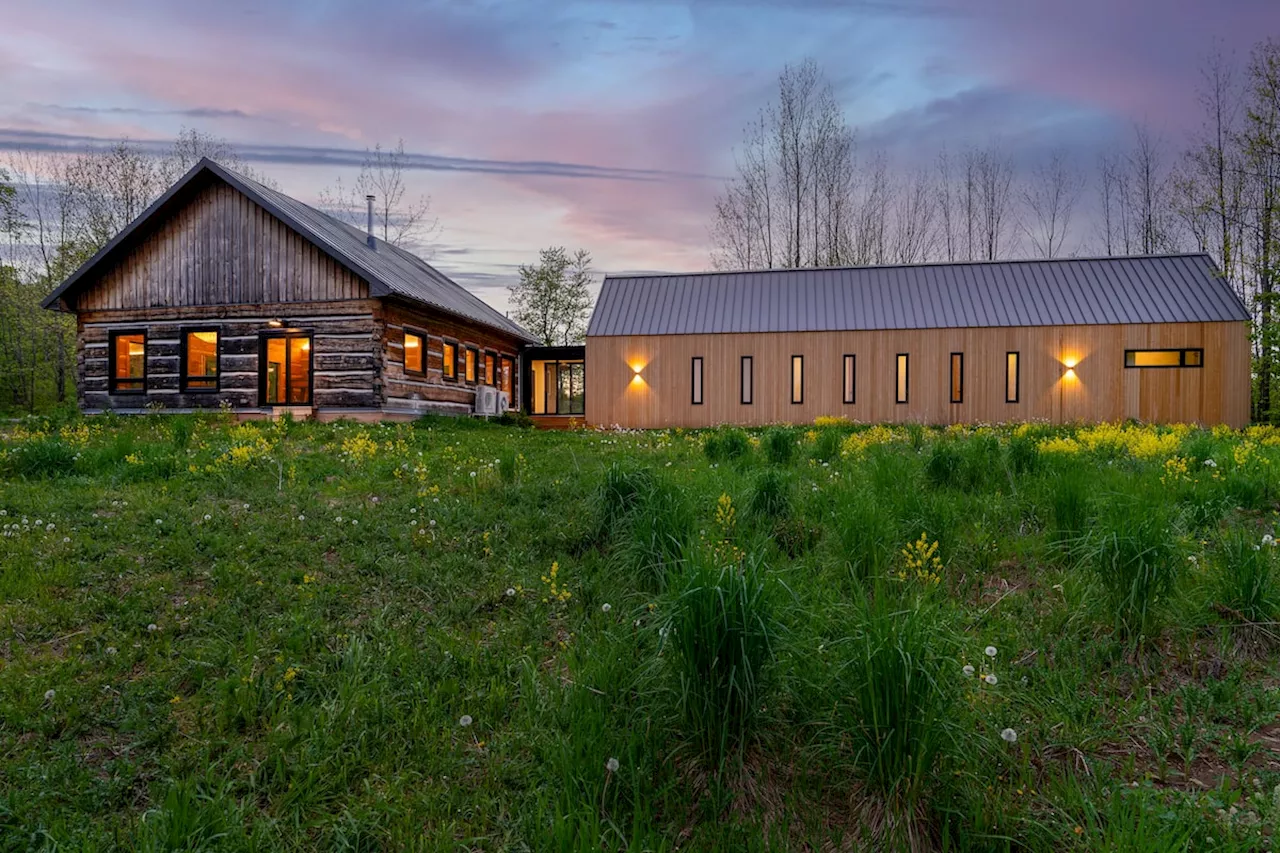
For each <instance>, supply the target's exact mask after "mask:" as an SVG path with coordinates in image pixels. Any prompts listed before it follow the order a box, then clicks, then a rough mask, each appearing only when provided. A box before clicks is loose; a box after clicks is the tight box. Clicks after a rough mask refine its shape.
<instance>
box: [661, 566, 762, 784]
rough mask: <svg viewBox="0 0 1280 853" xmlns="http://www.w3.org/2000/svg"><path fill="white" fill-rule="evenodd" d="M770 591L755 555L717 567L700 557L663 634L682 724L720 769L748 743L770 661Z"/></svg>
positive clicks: (689, 569)
mask: <svg viewBox="0 0 1280 853" xmlns="http://www.w3.org/2000/svg"><path fill="white" fill-rule="evenodd" d="M774 597H775V593H774V585H773V583H772V582H771V581H770V580H769V578H768V576H767V573H766V571H765V569H764V566H763V565H762V563H761V562H760V560H759V559H758V557H757V556H755V555H750V556H748V557H747V558H745V559H744V560H743V562H742V564H741V565H740V566H717V565H715V563H714V562H713V561H712V560H710V559H709V558H708V557H707V555H706V554H702V553H700V554H699V555H698V556H696V557H694V558H693V559H692V560H691V562H690V563H689V565H688V569H687V571H686V573H685V577H684V583H683V584H682V586H681V589H680V592H679V595H678V596H677V597H676V599H675V601H674V603H673V606H672V607H671V616H670V618H669V620H668V622H667V623H666V626H665V627H664V629H663V635H664V646H665V647H666V648H667V649H669V650H670V653H671V654H670V658H671V660H672V661H673V663H674V666H675V669H676V674H677V677H678V679H679V687H680V689H679V693H678V701H679V707H680V711H681V714H682V716H683V718H684V720H685V723H686V725H688V726H689V729H690V731H691V733H692V735H693V737H694V738H695V740H696V741H697V743H698V744H699V746H701V747H702V749H703V750H704V751H705V753H706V754H707V755H708V756H710V757H711V758H712V759H713V760H714V761H715V762H716V764H717V766H720V767H722V766H723V762H724V759H725V758H726V757H727V755H728V754H729V752H730V751H731V750H732V749H734V748H735V747H738V746H740V745H741V744H742V743H743V742H744V741H745V740H746V739H747V737H748V736H749V734H750V732H751V728H752V724H753V723H754V722H755V718H756V715H757V713H758V711H759V708H760V702H761V697H762V696H763V693H764V688H765V679H766V677H767V676H768V671H767V670H768V667H769V664H770V661H771V660H772V658H773V655H774V645H775V639H776V634H777V623H776V621H775V617H774V600H773V599H774Z"/></svg>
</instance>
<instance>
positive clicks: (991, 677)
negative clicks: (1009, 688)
mask: <svg viewBox="0 0 1280 853" xmlns="http://www.w3.org/2000/svg"><path fill="white" fill-rule="evenodd" d="M982 680H983V681H985V682H987V684H990V685H991V686H992V687H994V686H995V685H996V683H997V682H998V681H999V680H1000V679H998V678H996V674H995V673H994V672H988V673H987V674H986V675H984V676H983V677H982Z"/></svg>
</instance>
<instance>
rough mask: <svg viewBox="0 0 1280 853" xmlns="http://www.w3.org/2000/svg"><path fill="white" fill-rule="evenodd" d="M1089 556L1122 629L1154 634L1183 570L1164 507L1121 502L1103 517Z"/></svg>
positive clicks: (1130, 634)
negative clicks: (1180, 567) (1157, 617)
mask: <svg viewBox="0 0 1280 853" xmlns="http://www.w3.org/2000/svg"><path fill="white" fill-rule="evenodd" d="M1089 557H1090V562H1091V563H1092V565H1093V568H1094V572H1095V573H1096V575H1097V577H1098V580H1099V582H1100V583H1101V585H1102V589H1103V592H1104V595H1105V602H1106V605H1107V608H1108V613H1109V615H1110V617H1111V619H1112V622H1113V624H1114V627H1115V630H1116V632H1117V633H1118V634H1119V635H1120V636H1121V637H1122V638H1124V639H1126V640H1137V641H1139V642H1141V641H1142V640H1144V639H1145V638H1147V637H1150V636H1151V632H1152V630H1153V628H1154V627H1155V619H1156V615H1157V612H1158V609H1159V608H1160V606H1161V605H1162V604H1163V603H1164V601H1165V599H1166V598H1167V597H1168V595H1169V594H1170V593H1171V592H1172V591H1173V586H1174V582H1175V581H1176V580H1177V576H1178V569H1179V561H1178V558H1177V553H1176V547H1175V544H1174V540H1173V533H1172V531H1171V530H1170V525H1169V522H1168V513H1167V511H1166V510H1165V509H1164V507H1163V506H1161V505H1159V504H1153V503H1151V502H1150V501H1140V500H1137V499H1132V498H1130V499H1126V500H1122V501H1120V502H1119V503H1118V504H1117V505H1115V506H1113V507H1111V509H1110V511H1109V512H1106V513H1104V514H1102V516H1101V517H1100V518H1099V520H1098V532H1097V534H1096V538H1095V540H1094V542H1093V544H1092V547H1091V552H1090V554H1089Z"/></svg>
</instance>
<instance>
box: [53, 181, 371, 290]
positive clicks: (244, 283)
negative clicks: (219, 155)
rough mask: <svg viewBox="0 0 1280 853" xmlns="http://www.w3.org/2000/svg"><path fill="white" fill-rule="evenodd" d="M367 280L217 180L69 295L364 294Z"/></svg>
mask: <svg viewBox="0 0 1280 853" xmlns="http://www.w3.org/2000/svg"><path fill="white" fill-rule="evenodd" d="M368 296H369V286H368V284H366V283H365V282H364V281H363V280H362V279H361V278H360V277H359V276H356V275H355V274H353V273H351V272H350V271H348V270H347V269H345V268H344V267H342V266H341V265H340V264H338V263H337V262H336V261H334V260H333V259H331V258H330V257H328V256H327V255H325V254H324V253H323V252H321V251H320V250H319V249H317V248H316V247H315V246H313V245H311V244H310V243H309V242H307V241H306V240H304V239H303V238H302V237H301V236H299V235H298V234H297V232H295V231H293V230H292V229H291V228H289V227H288V226H287V225H285V224H284V223H283V222H281V221H280V220H279V219H277V218H275V217H274V216H272V215H271V214H270V213H268V212H267V211H266V210H264V209H263V208H262V207H261V206H259V205H258V204H256V203H255V202H253V201H252V200H251V199H249V198H248V197H246V196H244V195H242V194H241V193H240V192H238V191H237V190H235V189H234V188H233V187H231V186H229V185H227V184H224V183H222V182H216V183H215V184H213V185H211V186H209V187H207V188H205V189H203V190H201V191H200V192H199V193H197V194H196V195H195V196H194V197H193V198H192V200H191V201H190V202H189V203H188V204H186V205H185V206H183V207H182V208H180V209H179V210H178V211H176V212H175V213H174V214H173V215H172V216H171V217H170V218H169V219H168V221H166V222H164V223H163V224H162V225H160V227H159V228H157V229H156V230H155V231H154V232H152V233H151V234H150V235H149V236H148V237H147V238H146V239H145V240H144V241H143V242H142V243H141V244H140V245H138V246H136V247H134V248H133V249H132V250H131V251H129V253H128V254H127V255H126V256H125V257H124V258H123V259H122V260H121V261H120V263H118V264H116V265H115V266H114V267H113V268H112V269H110V270H108V271H106V272H105V273H103V275H102V276H101V277H99V278H98V279H97V280H96V281H93V282H88V283H86V286H85V288H84V290H83V291H81V293H80V295H79V296H78V297H76V299H75V305H74V306H73V307H74V308H75V309H77V310H79V311H119V310H129V309H139V308H167V307H177V306H202V305H232V304H263V303H289V302H321V301H327V300H347V299H364V298H367V297H368Z"/></svg>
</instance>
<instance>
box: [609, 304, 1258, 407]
mask: <svg viewBox="0 0 1280 853" xmlns="http://www.w3.org/2000/svg"><path fill="white" fill-rule="evenodd" d="M1183 347H1202V348H1203V349H1204V364H1205V366H1204V367H1203V368H1200V369H1194V368H1175V369H1156V368H1147V369H1125V367H1124V351H1125V350H1126V349H1147V348H1150V349H1161V348H1183ZM1008 351H1019V352H1021V361H1022V365H1021V373H1022V377H1021V387H1020V395H1019V396H1020V402H1018V403H1006V402H1005V397H1004V380H1005V367H1004V365H1005V353H1006V352H1008ZM952 352H963V353H964V402H962V403H959V404H952V403H950V402H949V399H950V397H949V390H950V381H949V377H950V354H951V353H952ZM898 353H908V354H909V355H910V361H909V365H910V387H909V395H908V402H907V403H906V404H897V403H895V397H894V392H895V364H896V362H895V357H896V355H897V354H898ZM845 354H853V355H856V356H857V395H856V396H857V402H856V403H855V404H853V405H845V404H844V403H843V402H842V394H841V372H842V362H843V360H842V356H843V355H845ZM743 355H750V356H752V357H753V359H754V372H755V383H754V384H755V388H754V392H755V393H754V403H753V404H752V405H749V406H744V405H741V404H740V403H739V379H738V376H739V357H740V356H743ZM792 355H803V356H804V357H805V361H804V372H805V377H804V403H803V404H800V405H793V404H792V403H791V394H790V390H791V386H790V370H791V356H792ZM694 356H701V357H702V358H703V360H704V361H703V388H704V391H703V399H704V400H705V402H704V404H703V405H701V406H695V405H692V404H691V403H690V381H691V379H690V370H691V366H690V360H691V359H692V358H693V357H694ZM1069 357H1072V358H1075V359H1077V360H1078V362H1079V363H1078V364H1077V365H1076V368H1075V372H1076V379H1074V380H1072V379H1064V378H1063V373H1064V370H1065V368H1064V367H1063V364H1062V361H1061V359H1064V358H1069ZM587 363H588V365H589V369H588V370H587V395H586V396H587V422H588V423H589V424H591V425H593V426H612V425H615V424H616V425H621V426H624V427H637V428H655V427H674V426H681V427H703V426H712V425H716V424H722V423H737V424H744V425H750V424H768V423H812V422H813V419H814V418H815V417H817V416H818V415H843V416H845V417H847V418H849V419H850V420H854V421H861V422H864V423H877V422H903V421H920V422H923V423H934V424H946V423H962V422H972V423H981V422H989V423H995V422H1001V421H1027V420H1049V421H1054V422H1070V421H1077V420H1081V421H1102V420H1109V421H1114V420H1119V419H1125V418H1134V419H1137V420H1142V421H1153V422H1173V421H1186V422H1200V423H1205V424H1217V423H1226V424H1229V425H1230V426H1233V427H1237V428H1238V427H1243V426H1245V425H1246V424H1247V423H1248V419H1249V392H1250V375H1249V344H1248V335H1247V331H1246V328H1245V324H1243V323H1184V324H1177V323H1169V324H1155V325H1131V326H1060V327H1018V328H968V329H925V330H904V331H862V332H803V333H768V334H717V335H662V336H617V337H591V338H588V339H587ZM632 363H636V364H643V365H644V368H643V370H642V371H641V374H640V375H641V378H642V380H643V382H642V383H634V384H633V382H632V377H633V376H634V375H635V374H634V372H633V370H632V368H631V367H630V366H629V365H630V364H632Z"/></svg>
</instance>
